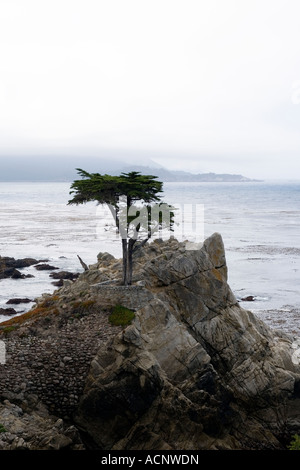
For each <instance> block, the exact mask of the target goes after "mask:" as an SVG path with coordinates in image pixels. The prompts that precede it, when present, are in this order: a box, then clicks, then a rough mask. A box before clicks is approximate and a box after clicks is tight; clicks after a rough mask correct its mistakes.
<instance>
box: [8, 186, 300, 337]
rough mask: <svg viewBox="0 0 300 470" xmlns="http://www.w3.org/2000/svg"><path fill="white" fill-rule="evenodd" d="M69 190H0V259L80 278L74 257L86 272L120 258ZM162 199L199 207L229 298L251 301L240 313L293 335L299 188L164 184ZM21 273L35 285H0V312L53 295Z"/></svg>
mask: <svg viewBox="0 0 300 470" xmlns="http://www.w3.org/2000/svg"><path fill="white" fill-rule="evenodd" d="M69 190H70V183H0V226H1V232H0V255H1V256H13V257H14V258H25V257H33V258H37V259H45V258H47V259H48V260H49V263H50V264H52V265H55V266H57V267H58V268H59V269H61V270H63V269H64V270H69V271H73V272H74V271H78V272H81V271H82V268H81V266H80V264H79V261H78V258H77V255H79V256H80V257H81V258H82V259H83V260H84V261H85V262H86V263H87V264H93V263H95V262H96V259H97V254H98V253H99V252H100V251H102V252H103V251H108V252H110V253H112V254H113V255H115V256H117V257H119V256H120V255H121V249H120V241H119V240H118V239H117V238H116V236H115V234H114V233H113V232H112V231H111V230H110V228H109V224H108V216H109V214H108V212H105V211H103V210H102V209H100V208H99V207H98V206H96V204H95V203H88V204H86V205H83V206H68V205H67V202H68V199H70V196H69ZM163 199H164V201H165V202H168V203H171V204H177V205H183V204H186V205H188V206H189V207H191V205H193V207H202V205H203V208H204V218H203V224H201V222H202V220H200V219H199V220H197V226H196V227H197V229H198V233H200V232H203V235H204V237H205V238H206V237H208V236H209V235H211V234H212V233H214V232H219V233H221V235H222V237H223V241H224V244H225V250H226V259H227V264H228V272H229V284H230V286H231V288H232V290H233V292H234V293H235V295H236V297H237V298H238V299H242V298H244V297H246V296H254V297H255V299H256V300H255V301H253V302H245V301H242V302H241V304H242V306H243V307H245V308H247V309H249V310H252V311H254V312H255V313H256V314H257V315H259V316H260V317H261V318H263V319H264V320H265V321H266V322H267V323H269V324H270V325H271V326H274V327H276V328H281V329H285V330H287V331H293V332H294V333H296V334H299V335H300V288H299V286H300V283H299V281H300V182H299V183H297V182H295V183H288V182H284V183H278V182H277V183H271V182H269V183H260V182H255V183H252V182H251V183H165V184H164V195H163ZM182 207H183V206H182ZM183 215H184V217H185V216H186V213H185V211H184V210H183ZM194 228H195V227H194ZM187 235H188V236H189V233H187ZM190 235H191V237H189V238H190V239H192V238H193V236H194V235H195V233H194V232H193V231H192V232H191V233H190ZM23 272H24V273H26V274H33V275H34V276H35V277H34V278H28V279H22V280H11V279H5V280H0V307H7V305H6V302H7V300H8V299H10V298H13V297H29V298H32V299H34V298H35V297H37V296H39V295H41V294H42V293H43V292H52V291H54V290H55V287H54V286H53V285H52V284H51V281H53V280H52V279H51V278H49V272H41V271H39V272H38V271H36V270H35V268H34V267H30V268H26V269H24V270H23ZM30 306H31V304H28V305H19V306H18V307H17V308H16V310H17V311H18V312H21V311H24V310H26V309H28V308H29V307H30ZM4 319H5V318H4V317H0V321H2V320H4Z"/></svg>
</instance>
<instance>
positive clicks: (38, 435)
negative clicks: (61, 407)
mask: <svg viewBox="0 0 300 470" xmlns="http://www.w3.org/2000/svg"><path fill="white" fill-rule="evenodd" d="M0 423H1V424H0V450H82V449H84V445H83V443H82V440H81V438H80V435H79V433H78V430H77V429H76V428H75V427H74V426H73V425H69V426H68V425H67V426H66V425H65V423H64V422H63V420H62V419H60V418H56V417H54V416H51V415H49V412H48V410H47V409H46V407H45V406H44V405H43V404H42V403H41V402H40V401H39V400H38V399H37V398H36V397H35V396H30V397H29V398H28V399H27V400H25V401H23V403H22V406H20V405H17V404H14V403H11V402H10V401H8V400H5V401H4V402H3V403H2V404H0Z"/></svg>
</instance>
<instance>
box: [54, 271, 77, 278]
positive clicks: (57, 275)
mask: <svg viewBox="0 0 300 470" xmlns="http://www.w3.org/2000/svg"><path fill="white" fill-rule="evenodd" d="M78 276H79V273H71V272H69V271H59V272H57V273H51V274H50V277H52V278H53V279H71V280H74V279H77V278H78Z"/></svg>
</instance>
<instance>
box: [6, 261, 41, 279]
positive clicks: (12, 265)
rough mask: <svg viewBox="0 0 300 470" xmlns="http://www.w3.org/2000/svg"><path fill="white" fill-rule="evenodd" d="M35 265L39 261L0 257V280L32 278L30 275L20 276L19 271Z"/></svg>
mask: <svg viewBox="0 0 300 470" xmlns="http://www.w3.org/2000/svg"><path fill="white" fill-rule="evenodd" d="M37 263H39V261H38V260H36V259H34V258H22V259H15V258H11V257H9V256H0V279H6V278H12V279H24V278H26V277H32V275H31V274H22V273H21V272H20V271H19V269H22V268H27V267H28V266H32V265H33V264H37Z"/></svg>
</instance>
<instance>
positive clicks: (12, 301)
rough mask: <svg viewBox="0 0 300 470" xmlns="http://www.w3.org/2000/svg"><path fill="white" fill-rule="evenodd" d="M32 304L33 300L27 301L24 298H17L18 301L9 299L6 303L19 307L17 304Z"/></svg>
mask: <svg viewBox="0 0 300 470" xmlns="http://www.w3.org/2000/svg"><path fill="white" fill-rule="evenodd" d="M30 302H33V300H31V299H27V298H22V299H19V298H16V299H9V300H8V301H7V302H6V303H7V304H12V305H17V304H28V303H30Z"/></svg>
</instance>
